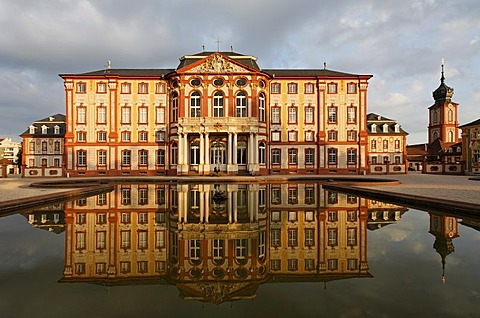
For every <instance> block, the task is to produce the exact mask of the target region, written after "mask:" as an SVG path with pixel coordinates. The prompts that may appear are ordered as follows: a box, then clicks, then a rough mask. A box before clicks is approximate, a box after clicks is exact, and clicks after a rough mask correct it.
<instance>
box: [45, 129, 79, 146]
mask: <svg viewBox="0 0 480 318" xmlns="http://www.w3.org/2000/svg"><path fill="white" fill-rule="evenodd" d="M77 140H78V141H79V142H85V141H87V133H86V132H85V131H79V132H78V133H77ZM42 150H43V149H42Z"/></svg>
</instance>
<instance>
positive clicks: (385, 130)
mask: <svg viewBox="0 0 480 318" xmlns="http://www.w3.org/2000/svg"><path fill="white" fill-rule="evenodd" d="M383 132H384V133H388V125H387V124H383Z"/></svg>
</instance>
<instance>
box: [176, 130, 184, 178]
mask: <svg viewBox="0 0 480 318" xmlns="http://www.w3.org/2000/svg"><path fill="white" fill-rule="evenodd" d="M177 150H178V158H177V166H180V165H181V164H183V151H182V150H183V134H182V133H178V148H177ZM177 170H178V167H177Z"/></svg>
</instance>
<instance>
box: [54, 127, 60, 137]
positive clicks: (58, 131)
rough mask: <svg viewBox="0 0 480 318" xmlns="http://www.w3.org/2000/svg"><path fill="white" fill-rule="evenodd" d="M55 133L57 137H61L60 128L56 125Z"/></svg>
mask: <svg viewBox="0 0 480 318" xmlns="http://www.w3.org/2000/svg"><path fill="white" fill-rule="evenodd" d="M53 133H54V134H55V135H59V134H60V126H57V125H56V126H55V127H53Z"/></svg>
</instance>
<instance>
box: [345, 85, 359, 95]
mask: <svg viewBox="0 0 480 318" xmlns="http://www.w3.org/2000/svg"><path fill="white" fill-rule="evenodd" d="M356 92H357V84H355V83H347V94H355V93H356Z"/></svg>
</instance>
